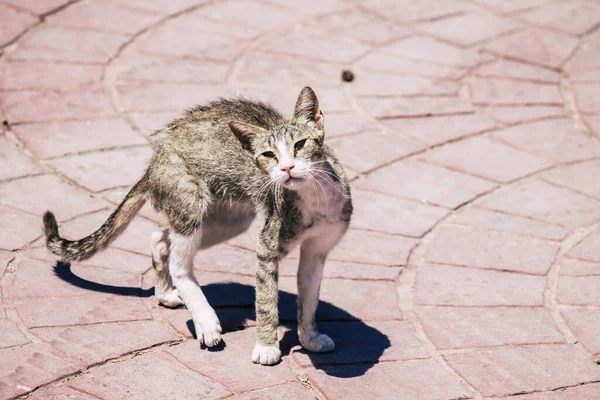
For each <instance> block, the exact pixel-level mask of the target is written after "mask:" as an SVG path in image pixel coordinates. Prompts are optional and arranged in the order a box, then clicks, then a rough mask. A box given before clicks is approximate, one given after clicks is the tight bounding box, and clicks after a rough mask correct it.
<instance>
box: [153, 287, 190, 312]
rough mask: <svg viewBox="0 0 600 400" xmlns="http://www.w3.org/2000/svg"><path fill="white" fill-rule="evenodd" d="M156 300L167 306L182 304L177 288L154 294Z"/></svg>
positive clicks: (175, 306) (173, 306)
mask: <svg viewBox="0 0 600 400" xmlns="http://www.w3.org/2000/svg"><path fill="white" fill-rule="evenodd" d="M156 298H157V299H158V302H159V303H160V304H161V305H163V306H165V307H169V308H177V307H179V306H182V305H183V300H181V297H180V296H179V291H178V290H177V289H173V290H171V291H169V292H167V293H163V294H158V295H156Z"/></svg>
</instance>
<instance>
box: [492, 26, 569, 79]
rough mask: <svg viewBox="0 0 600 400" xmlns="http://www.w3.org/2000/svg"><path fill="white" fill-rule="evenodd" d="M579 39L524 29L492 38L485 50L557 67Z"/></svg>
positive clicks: (544, 65)
mask: <svg viewBox="0 0 600 400" xmlns="http://www.w3.org/2000/svg"><path fill="white" fill-rule="evenodd" d="M577 42H578V41H577V39H575V38H572V37H569V36H565V35H560V34H556V33H551V32H548V31H545V30H544V31H541V30H536V29H533V28H528V29H524V30H521V31H518V32H515V33H512V34H509V35H507V36H504V37H501V38H498V39H495V40H492V41H491V42H489V43H487V44H486V45H485V50H487V51H489V52H491V53H494V54H497V55H500V56H502V57H506V58H512V59H516V60H519V61H525V62H529V63H532V64H536V65H541V66H543V67H548V68H553V69H557V68H559V67H560V66H561V65H562V64H563V63H564V62H565V61H566V60H567V58H568V57H569V56H570V55H571V53H572V52H573V50H575V47H576V46H577Z"/></svg>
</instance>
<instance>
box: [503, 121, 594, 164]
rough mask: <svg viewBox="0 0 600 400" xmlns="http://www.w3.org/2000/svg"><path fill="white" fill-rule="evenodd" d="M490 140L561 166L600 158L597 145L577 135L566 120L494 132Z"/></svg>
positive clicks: (586, 137) (570, 123)
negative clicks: (506, 144) (493, 139)
mask: <svg viewBox="0 0 600 400" xmlns="http://www.w3.org/2000/svg"><path fill="white" fill-rule="evenodd" d="M492 136H493V137H494V138H496V139H498V140H501V141H503V142H505V143H508V144H510V145H512V146H514V147H517V148H519V149H522V150H525V151H528V152H530V153H533V154H536V155H538V156H541V157H544V158H547V159H549V160H556V161H560V162H568V161H576V160H584V159H586V158H592V157H597V156H599V155H600V144H598V141H596V140H593V139H591V138H589V137H588V136H586V135H585V134H583V133H582V132H579V131H578V130H577V128H575V126H573V122H572V121H570V120H568V119H549V120H545V121H538V122H532V123H529V124H524V125H519V126H515V127H512V128H507V129H502V130H500V131H497V132H494V133H493V134H492Z"/></svg>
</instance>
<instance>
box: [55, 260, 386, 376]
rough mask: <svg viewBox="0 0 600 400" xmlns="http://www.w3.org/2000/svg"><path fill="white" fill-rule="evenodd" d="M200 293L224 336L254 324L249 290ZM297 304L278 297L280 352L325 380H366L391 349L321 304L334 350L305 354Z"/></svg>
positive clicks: (74, 279) (69, 275) (142, 292)
mask: <svg viewBox="0 0 600 400" xmlns="http://www.w3.org/2000/svg"><path fill="white" fill-rule="evenodd" d="M54 273H55V274H56V276H57V277H59V278H60V279H62V280H64V281H66V282H69V283H70V284H72V285H74V286H77V287H79V288H82V289H87V290H90V291H94V292H100V293H110V294H115V295H120V296H133V297H141V298H148V297H151V296H153V295H154V289H153V288H152V289H141V288H135V287H124V286H113V285H105V284H101V283H96V282H92V281H89V280H87V279H84V278H81V277H79V276H77V275H75V274H74V273H73V272H72V271H71V266H70V265H69V264H68V263H63V262H58V263H57V264H56V265H55V266H54ZM202 290H203V292H204V294H205V296H206V298H207V299H208V301H209V303H210V304H211V305H213V307H215V311H216V312H217V315H218V316H219V318H220V320H221V324H222V325H223V328H224V331H225V332H227V331H232V330H237V329H240V328H242V327H243V326H244V325H245V323H246V321H247V320H248V319H249V318H250V319H254V310H253V308H252V305H253V304H254V287H253V286H250V285H244V284H241V283H237V282H224V283H213V284H209V285H204V286H202ZM296 299H297V296H296V295H295V294H292V293H288V292H284V291H279V315H280V320H281V325H282V326H285V327H287V328H289V329H287V330H286V331H285V334H284V336H283V338H282V339H281V342H280V347H281V350H282V353H283V354H284V355H289V353H290V351H293V352H294V353H297V354H296V356H295V357H296V360H298V361H300V363H301V364H307V363H308V359H310V363H312V364H313V365H314V366H315V368H317V369H319V370H322V371H324V372H325V373H326V374H328V375H332V376H336V377H343V378H350V377H356V376H360V375H364V373H365V372H366V371H368V370H369V369H370V368H371V367H373V365H375V364H377V363H378V362H379V359H380V357H381V356H382V355H383V352H384V351H385V349H387V348H389V347H390V346H391V344H390V341H389V338H388V337H387V336H386V335H385V334H383V333H382V332H380V331H379V330H377V329H376V328H374V327H372V326H369V325H367V324H365V323H364V322H362V321H360V320H359V319H358V318H356V317H354V316H353V315H351V314H350V313H348V312H346V311H345V310H342V309H341V308H339V307H336V306H334V305H333V304H331V303H328V302H325V301H321V302H320V303H319V307H318V310H317V316H316V318H317V321H319V330H320V331H321V332H323V333H326V334H328V335H329V336H331V338H332V339H333V340H334V341H335V343H336V348H335V350H334V351H333V352H331V353H325V354H316V353H311V352H308V351H305V350H303V349H301V348H300V347H299V342H298V336H297V335H296V329H295V328H296ZM232 311H234V312H232ZM187 327H188V329H189V331H190V333H191V334H192V335H193V336H194V337H196V332H195V330H194V324H193V323H192V321H191V319H190V320H189V321H187ZM226 339H227V336H226V335H225V336H224V340H223V342H222V343H221V344H220V345H219V346H217V347H215V348H212V349H208V351H226V347H227V345H226V342H225V340H226ZM249 351H250V350H249ZM350 364H351V365H350Z"/></svg>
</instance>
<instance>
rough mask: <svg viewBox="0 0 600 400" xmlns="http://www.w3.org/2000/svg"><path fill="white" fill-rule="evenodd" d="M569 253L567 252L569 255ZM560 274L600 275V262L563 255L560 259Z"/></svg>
mask: <svg viewBox="0 0 600 400" xmlns="http://www.w3.org/2000/svg"><path fill="white" fill-rule="evenodd" d="M568 255H569V254H567V256H568ZM559 262H560V271H559V273H560V275H561V276H562V275H567V276H590V275H600V264H598V263H591V262H587V261H582V260H578V259H575V258H569V257H563V258H562V259H561V260H560V261H559Z"/></svg>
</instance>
